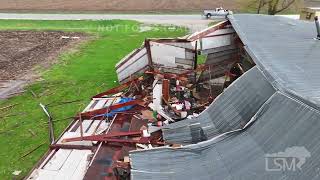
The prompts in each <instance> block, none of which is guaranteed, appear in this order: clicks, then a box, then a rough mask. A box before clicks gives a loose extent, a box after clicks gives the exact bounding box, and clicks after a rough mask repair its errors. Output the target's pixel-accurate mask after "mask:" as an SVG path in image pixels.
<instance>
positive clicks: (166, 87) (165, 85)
mask: <svg viewBox="0 0 320 180" xmlns="http://www.w3.org/2000/svg"><path fill="white" fill-rule="evenodd" d="M169 83H170V82H169V80H168V79H164V80H163V81H162V97H163V99H164V100H165V101H169V89H170V84H169Z"/></svg>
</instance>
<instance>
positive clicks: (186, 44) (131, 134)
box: [29, 21, 254, 179]
mask: <svg viewBox="0 0 320 180" xmlns="http://www.w3.org/2000/svg"><path fill="white" fill-rule="evenodd" d="M64 38H68V37H64ZM241 48H243V44H242V43H241V41H240V40H239V38H238V36H236V35H235V31H234V29H233V28H232V26H231V25H230V23H229V22H228V21H224V22H221V23H218V24H216V25H215V26H213V27H211V28H208V29H206V30H204V31H202V32H198V33H195V34H192V35H190V36H188V37H186V38H181V39H179V38H175V39H146V40H145V41H144V43H143V44H142V46H141V47H140V48H138V49H136V50H134V51H133V52H131V53H130V54H129V55H127V56H126V57H124V58H123V59H122V60H121V61H120V62H119V63H118V64H117V65H116V72H117V75H118V80H119V83H120V85H119V86H117V87H114V88H112V89H109V90H107V91H105V92H102V93H100V94H98V95H95V96H93V97H92V100H91V102H90V104H89V105H88V106H87V107H86V108H85V109H84V110H83V111H82V112H80V113H79V114H77V115H76V116H75V117H73V118H74V121H73V122H72V123H71V124H70V125H69V127H67V128H66V130H65V131H64V133H63V134H62V135H61V136H60V137H59V138H58V139H57V141H54V140H53V125H52V122H53V121H52V117H51V116H50V114H49V112H48V110H47V109H46V107H45V106H44V105H42V104H40V106H41V107H42V109H43V111H44V112H45V113H46V115H47V116H48V118H49V131H50V143H51V146H50V147H51V152H48V154H47V155H46V156H47V157H48V159H46V161H44V162H43V164H55V163H57V162H55V160H54V159H53V158H50V157H52V156H50V153H56V154H60V153H61V155H60V156H59V158H61V161H66V162H67V161H68V162H69V159H68V157H65V156H67V155H65V154H70V156H71V155H74V156H75V159H77V160H78V161H81V162H83V163H84V164H89V166H84V168H85V170H86V173H85V174H84V172H81V173H83V174H81V175H79V176H82V177H84V178H83V179H95V177H96V176H97V170H101V171H104V172H103V173H105V174H106V176H108V177H109V178H111V177H112V178H113V179H119V178H120V179H121V178H129V177H130V163H131V162H130V158H129V156H128V155H129V151H131V150H149V149H153V148H158V147H163V146H167V147H172V148H180V147H182V145H181V144H177V143H171V142H167V141H166V140H165V139H164V137H163V134H162V132H163V129H165V128H166V126H168V125H170V124H173V123H177V122H179V121H185V120H187V119H196V118H197V117H198V116H200V115H201V113H202V112H203V111H204V110H206V109H207V108H208V106H209V105H210V104H211V103H212V102H213V101H214V99H215V98H216V97H217V96H218V95H220V94H221V93H222V92H223V91H224V89H225V88H227V87H228V86H229V85H230V84H232V82H233V81H235V80H236V79H237V78H238V77H240V76H241V75H242V74H243V73H244V72H245V71H246V70H248V69H250V68H251V67H252V66H254V64H250V63H248V64H249V65H248V67H246V68H244V67H243V65H242V64H243V63H242V60H243V59H242V58H241V57H242V56H243V54H241V51H240V49H241ZM198 54H205V55H207V60H206V63H205V64H202V65H198V64H197V58H198V57H197V56H198ZM78 93H80V89H79V92H78ZM73 102H76V101H67V102H61V103H52V104H49V105H48V106H56V105H61V104H65V103H73ZM66 149H68V150H70V151H67V152H65V150H66ZM88 150H89V151H88ZM87 153H92V154H93V155H92V156H91V157H92V158H90V159H89V160H88V159H87ZM72 157H73V156H72ZM70 163H72V162H71V160H70ZM65 164H68V163H65ZM65 164H64V165H63V166H67V165H65ZM46 166H47V165H43V166H38V167H36V169H37V171H40V172H43V173H45V172H46V168H47V167H46ZM54 166H55V165H54ZM81 167H82V166H81ZM64 168H66V169H68V168H80V167H78V166H77V165H75V167H69V166H68V167H64ZM85 170H83V171H85ZM70 171H71V170H70ZM54 173H55V175H56V176H57V177H60V176H62V175H61V173H62V174H63V172H62V171H61V170H60V169H56V170H55V171H54ZM100 174H101V173H100ZM38 175H39V174H37V173H36V171H33V172H32V174H31V175H30V176H29V177H30V178H29V179H32V178H33V179H35V178H34V177H37V176H38Z"/></svg>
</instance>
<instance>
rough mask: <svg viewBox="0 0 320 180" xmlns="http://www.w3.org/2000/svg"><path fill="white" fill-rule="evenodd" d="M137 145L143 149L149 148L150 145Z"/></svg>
mask: <svg viewBox="0 0 320 180" xmlns="http://www.w3.org/2000/svg"><path fill="white" fill-rule="evenodd" d="M136 145H137V147H139V148H141V149H148V146H147V145H144V144H136Z"/></svg>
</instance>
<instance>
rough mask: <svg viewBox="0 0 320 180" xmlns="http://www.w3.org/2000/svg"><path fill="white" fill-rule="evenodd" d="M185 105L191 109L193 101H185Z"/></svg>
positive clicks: (187, 108)
mask: <svg viewBox="0 0 320 180" xmlns="http://www.w3.org/2000/svg"><path fill="white" fill-rule="evenodd" d="M184 105H185V106H186V110H190V108H191V103H190V102H189V101H184Z"/></svg>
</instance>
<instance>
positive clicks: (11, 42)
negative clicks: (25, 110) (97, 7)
mask: <svg viewBox="0 0 320 180" xmlns="http://www.w3.org/2000/svg"><path fill="white" fill-rule="evenodd" d="M86 37H87V36H86V35H85V34H83V33H73V32H61V31H49V32H40V31H0V99H3V98H6V97H8V96H9V95H10V94H14V93H16V92H17V91H18V89H21V86H23V85H25V84H26V83H28V82H30V81H32V80H34V78H35V73H34V72H33V69H34V67H35V66H37V65H40V66H41V67H45V68H47V67H49V66H50V65H51V64H53V63H54V60H56V59H57V56H58V55H59V54H60V53H61V52H62V51H64V50H66V49H68V48H71V47H73V46H75V45H76V44H77V43H80V42H81V41H83V40H85V39H86Z"/></svg>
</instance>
